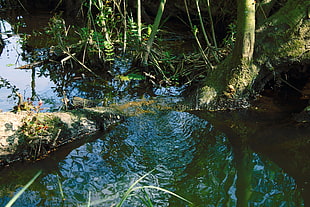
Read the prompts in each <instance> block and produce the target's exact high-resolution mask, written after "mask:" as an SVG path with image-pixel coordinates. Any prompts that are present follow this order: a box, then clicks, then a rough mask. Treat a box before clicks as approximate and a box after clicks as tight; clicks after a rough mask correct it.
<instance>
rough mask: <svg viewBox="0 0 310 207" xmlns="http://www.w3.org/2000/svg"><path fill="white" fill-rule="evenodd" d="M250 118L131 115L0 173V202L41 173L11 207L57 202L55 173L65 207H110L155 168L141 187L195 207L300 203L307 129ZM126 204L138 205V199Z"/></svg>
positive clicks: (160, 202) (157, 197)
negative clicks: (93, 204)
mask: <svg viewBox="0 0 310 207" xmlns="http://www.w3.org/2000/svg"><path fill="white" fill-rule="evenodd" d="M197 113H198V114H197ZM194 114H196V115H194ZM254 115H255V114H251V113H248V112H233V113H219V114H216V115H214V113H213V114H209V113H208V112H205V113H204V112H201V111H200V112H192V113H188V112H176V111H161V112H158V113H144V114H140V115H138V116H134V117H129V118H128V119H127V120H126V121H125V122H123V123H121V124H120V125H118V126H116V127H115V128H114V129H112V130H111V131H110V132H107V133H102V134H98V135H96V136H97V137H93V138H91V140H90V141H89V142H87V143H84V144H82V145H80V144H78V145H77V146H75V147H76V148H75V147H73V148H71V147H69V148H67V150H63V151H62V150H60V151H59V152H55V153H54V155H53V156H51V157H50V158H48V159H46V160H42V161H40V162H38V163H36V164H31V163H24V164H21V165H20V166H18V165H16V166H13V167H11V168H5V169H3V170H2V171H1V172H0V173H1V174H2V175H5V176H1V179H0V183H1V188H2V189H1V192H2V193H1V200H0V203H1V205H3V204H5V203H6V202H7V201H8V200H9V199H10V196H12V193H13V192H15V191H16V189H18V187H19V186H21V185H22V184H24V183H26V182H27V179H29V178H30V177H31V175H33V174H35V173H36V171H37V170H38V169H43V171H44V173H43V175H42V176H41V177H40V178H39V179H38V180H37V181H36V182H35V183H34V184H33V185H32V186H31V187H30V189H29V190H28V191H26V192H25V194H23V196H22V197H21V198H20V199H19V200H18V201H17V206H18V205H23V206H27V205H28V206H57V205H59V204H60V203H61V202H62V199H61V195H60V190H59V185H58V183H57V175H58V176H59V179H60V182H61V186H62V190H63V192H64V197H65V199H66V200H65V201H64V205H65V206H70V205H74V206H76V205H78V204H83V203H84V204H85V203H86V202H87V199H88V197H89V195H90V197H91V200H92V201H96V200H104V203H103V205H104V206H111V205H113V204H115V203H117V202H119V200H120V197H121V195H122V193H123V192H124V191H126V190H127V189H128V188H129V186H130V185H131V184H132V183H133V182H134V180H137V179H138V178H139V177H140V176H142V175H144V174H145V173H147V172H148V171H150V170H152V169H156V170H155V171H154V172H153V173H152V174H151V176H148V177H147V178H146V179H145V180H143V182H141V183H140V185H155V186H160V187H163V188H165V189H168V190H170V191H173V192H176V193H177V194H179V195H182V196H184V197H185V198H187V199H189V200H191V201H193V202H194V203H195V204H196V205H197V206H246V205H247V204H248V203H249V205H250V206H303V202H304V201H303V200H305V202H308V200H307V199H308V198H307V194H309V185H308V182H309V166H310V165H309V163H308V162H307V160H309V155H308V153H307V152H308V149H309V135H308V134H309V133H307V132H308V131H307V130H306V129H299V130H297V129H295V130H294V129H293V128H292V127H291V126H290V125H287V124H285V121H284V120H283V117H281V119H280V120H279V119H272V118H266V115H268V114H264V116H261V117H259V116H257V114H256V116H254ZM199 117H200V118H199ZM254 117H255V118H254ZM281 120H282V121H281ZM140 193H141V192H140ZM148 193H149V194H150V196H151V199H152V201H153V203H154V205H155V206H186V203H184V202H183V201H180V200H178V199H176V198H174V197H171V196H170V195H168V194H164V193H162V192H158V191H150V192H148ZM141 195H143V193H142V194H140V196H141ZM98 206H100V205H98ZM125 206H143V204H142V203H141V201H140V200H139V196H138V195H136V196H134V197H132V198H130V199H129V200H128V202H127V203H126V205H125ZM305 206H306V205H305Z"/></svg>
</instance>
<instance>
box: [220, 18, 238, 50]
mask: <svg viewBox="0 0 310 207" xmlns="http://www.w3.org/2000/svg"><path fill="white" fill-rule="evenodd" d="M236 34H237V25H236V23H230V24H229V25H228V34H227V36H226V37H225V38H224V39H223V46H224V47H228V48H231V49H232V48H233V47H234V45H235V41H236Z"/></svg>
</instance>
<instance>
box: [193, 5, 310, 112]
mask: <svg viewBox="0 0 310 207" xmlns="http://www.w3.org/2000/svg"><path fill="white" fill-rule="evenodd" d="M251 3H254V1H253V2H252V1H250V0H243V1H238V17H237V18H238V19H237V33H238V34H237V35H238V36H237V39H236V43H235V47H234V49H233V52H232V54H231V55H230V56H228V57H227V58H226V59H225V60H224V61H223V62H222V63H221V64H220V65H218V66H217V67H216V69H215V70H213V71H210V72H209V74H208V76H207V78H206V80H205V85H204V86H203V87H202V89H201V90H200V94H199V95H200V96H199V103H198V104H199V105H200V107H203V108H207V109H218V108H220V109H223V108H225V106H224V107H223V106H220V105H221V104H223V103H226V102H229V101H236V103H237V102H238V101H239V102H240V100H242V101H243V100H245V99H249V97H250V95H251V94H253V93H257V92H260V91H261V90H262V89H263V87H264V85H265V84H266V83H267V82H268V81H269V80H272V79H274V78H275V76H277V75H280V74H282V73H284V72H288V71H289V70H290V69H294V68H290V65H299V66H300V67H299V68H304V69H303V70H305V69H307V68H308V69H309V63H310V17H309V11H308V10H309V8H310V1H309V0H306V1H305V0H288V1H287V2H286V3H285V5H284V6H282V7H281V8H280V9H279V10H278V11H277V12H275V13H274V14H272V15H271V16H269V17H268V18H267V19H265V20H264V21H262V22H261V23H260V25H259V26H257V27H256V30H255V33H254V32H253V30H254V17H255V16H254V6H255V5H254V4H251ZM269 9H270V8H269ZM254 34H256V36H255V45H254ZM254 48H255V51H254V54H253V49H254Z"/></svg>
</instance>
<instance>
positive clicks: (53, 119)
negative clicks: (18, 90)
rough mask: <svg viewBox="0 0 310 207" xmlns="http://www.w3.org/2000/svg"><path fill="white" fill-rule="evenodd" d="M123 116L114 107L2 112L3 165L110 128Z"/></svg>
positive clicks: (0, 158) (0, 153)
mask: <svg viewBox="0 0 310 207" xmlns="http://www.w3.org/2000/svg"><path fill="white" fill-rule="evenodd" d="M122 117H123V116H122V115H121V114H120V113H119V112H117V111H116V110H113V109H111V108H100V109H79V110H73V111H71V112H56V113H33V112H26V111H25V112H18V113H12V112H5V113H0V123H1V124H0V165H5V164H7V163H11V162H13V161H16V160H26V159H32V160H33V159H37V158H39V157H41V156H42V155H45V154H47V153H49V152H50V151H52V150H54V149H56V148H57V147H59V146H61V145H64V144H66V143H68V142H71V141H73V140H75V139H79V138H82V137H83V136H85V135H87V134H91V133H94V132H96V131H98V130H106V129H107V128H108V127H110V126H111V125H113V124H115V123H117V122H119V121H120V120H121V119H122Z"/></svg>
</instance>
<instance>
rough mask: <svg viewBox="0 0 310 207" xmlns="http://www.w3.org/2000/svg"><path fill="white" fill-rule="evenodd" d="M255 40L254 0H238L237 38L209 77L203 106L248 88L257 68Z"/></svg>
mask: <svg viewBox="0 0 310 207" xmlns="http://www.w3.org/2000/svg"><path fill="white" fill-rule="evenodd" d="M254 43H255V3H254V1H253V0H241V1H238V16H237V37H236V43H235V47H234V49H233V52H232V54H231V56H229V57H228V58H227V59H226V60H225V61H224V62H223V63H222V64H220V65H219V66H218V67H217V68H216V69H215V70H213V71H211V72H210V74H209V76H208V77H207V79H206V86H204V87H203V88H202V93H201V97H200V105H201V106H204V107H207V108H209V107H210V106H211V107H213V106H212V105H214V103H215V104H216V105H217V104H218V103H217V102H218V100H219V98H240V97H242V96H243V95H244V94H245V92H246V89H249V88H250V86H251V84H252V83H253V80H254V78H255V77H256V75H257V73H258V71H257V69H256V67H254V66H253V65H252V57H253V52H254Z"/></svg>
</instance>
